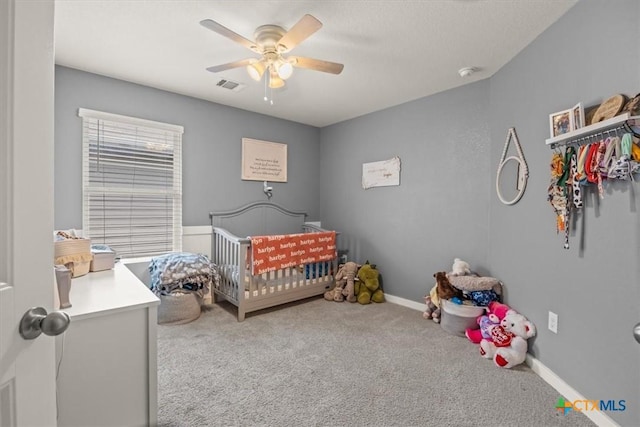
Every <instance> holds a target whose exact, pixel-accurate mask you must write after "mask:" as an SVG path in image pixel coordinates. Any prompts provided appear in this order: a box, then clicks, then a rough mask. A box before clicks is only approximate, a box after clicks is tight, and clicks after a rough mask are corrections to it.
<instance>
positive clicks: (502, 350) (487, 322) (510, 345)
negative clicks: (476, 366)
mask: <svg viewBox="0 0 640 427" xmlns="http://www.w3.org/2000/svg"><path fill="white" fill-rule="evenodd" d="M478 324H479V325H480V329H475V330H472V329H467V331H466V336H467V338H468V339H469V341H471V342H473V343H476V344H480V355H481V356H482V357H484V358H486V359H492V360H493V363H495V365H496V366H498V367H501V368H512V367H514V366H516V365H519V364H521V363H522V362H524V361H525V359H526V357H527V348H528V344H527V339H529V338H531V337H533V336H535V334H536V328H535V326H534V324H533V323H531V322H530V321H529V320H527V318H526V317H524V316H523V315H522V314H520V313H518V312H516V311H515V310H513V309H511V308H510V307H508V306H507V305H505V304H500V303H497V302H496V303H491V304H489V307H488V314H487V315H483V316H480V317H479V318H478Z"/></svg>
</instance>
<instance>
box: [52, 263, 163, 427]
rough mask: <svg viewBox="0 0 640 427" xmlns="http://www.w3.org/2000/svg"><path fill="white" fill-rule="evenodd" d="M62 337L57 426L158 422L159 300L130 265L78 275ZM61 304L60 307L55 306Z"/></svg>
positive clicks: (59, 338)
mask: <svg viewBox="0 0 640 427" xmlns="http://www.w3.org/2000/svg"><path fill="white" fill-rule="evenodd" d="M69 299H70V301H71V304H72V307H70V308H67V309H64V310H63V311H65V312H66V313H68V314H69V316H70V317H71V324H70V325H69V329H68V330H67V331H66V332H65V334H64V335H60V336H57V337H56V364H57V365H56V367H57V366H58V364H59V373H58V379H57V399H58V426H60V427H64V426H83V427H88V426H147V425H151V426H153V425H156V424H157V409H158V401H157V396H158V386H157V341H156V339H157V331H156V325H157V307H158V304H159V303H160V300H159V299H158V298H157V297H156V296H155V295H154V294H153V293H152V292H151V291H150V290H149V289H148V287H147V286H146V285H145V284H143V283H142V282H141V281H140V280H139V279H138V278H137V277H136V276H135V275H134V274H133V273H132V272H131V271H130V270H129V269H128V268H127V267H126V266H125V265H123V264H121V263H117V264H116V266H115V267H114V268H113V269H112V270H106V271H100V272H95V273H89V274H87V275H85V276H82V277H78V278H76V279H73V280H72V283H71V293H70V297H69ZM56 308H57V307H56Z"/></svg>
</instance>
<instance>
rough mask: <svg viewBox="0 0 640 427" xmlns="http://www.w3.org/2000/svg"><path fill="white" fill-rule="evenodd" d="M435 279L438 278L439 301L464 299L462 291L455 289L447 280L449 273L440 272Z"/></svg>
mask: <svg viewBox="0 0 640 427" xmlns="http://www.w3.org/2000/svg"><path fill="white" fill-rule="evenodd" d="M433 277H435V278H436V292H437V294H438V299H441V300H442V299H451V298H453V297H458V298H460V299H462V291H461V290H459V289H456V288H454V287H453V285H452V284H451V282H449V279H448V278H447V273H445V272H444V271H439V272H437V273H435V274H434V275H433Z"/></svg>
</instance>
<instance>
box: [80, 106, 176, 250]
mask: <svg viewBox="0 0 640 427" xmlns="http://www.w3.org/2000/svg"><path fill="white" fill-rule="evenodd" d="M78 115H79V116H80V117H82V133H83V138H82V139H83V144H82V147H83V148H82V153H83V154H82V159H83V160H82V161H83V168H82V177H83V180H82V192H83V219H82V222H83V224H82V228H83V232H84V234H85V236H86V237H90V238H91V243H92V244H95V243H100V244H105V245H108V246H110V247H111V248H112V249H114V250H115V251H116V253H117V255H119V256H121V257H141V256H151V255H158V254H162V253H166V252H171V251H181V250H182V151H181V149H182V133H183V128H182V126H176V125H170V124H165V123H158V122H153V121H149V120H143V119H136V118H131V117H126V116H119V115H115V114H109V113H102V112H99V111H92V110H87V109H83V108H81V109H80V110H79V112H78Z"/></svg>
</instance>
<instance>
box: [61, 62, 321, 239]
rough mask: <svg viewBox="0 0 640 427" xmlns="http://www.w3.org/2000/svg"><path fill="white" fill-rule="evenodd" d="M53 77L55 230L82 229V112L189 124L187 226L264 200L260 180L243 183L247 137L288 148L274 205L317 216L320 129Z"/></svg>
mask: <svg viewBox="0 0 640 427" xmlns="http://www.w3.org/2000/svg"><path fill="white" fill-rule="evenodd" d="M55 73H56V76H55V91H56V96H55V126H56V127H55V227H56V229H67V228H82V120H81V119H80V118H79V117H78V108H81V107H82V108H89V109H92V110H99V111H105V112H108V113H115V114H122V115H126V116H132V117H139V118H143V119H148V120H155V121H160V122H166V123H172V124H177V125H182V126H184V128H185V133H184V135H183V142H182V144H183V145H182V147H183V164H182V168H183V178H182V179H183V181H182V182H183V199H182V203H183V214H182V215H183V220H182V222H183V224H184V225H207V224H209V212H210V211H212V210H229V209H232V208H236V207H239V206H242V205H244V204H246V203H250V202H254V201H258V200H266V196H265V195H264V193H263V192H262V182H257V181H242V180H241V179H240V163H241V152H242V150H241V140H242V138H243V137H248V138H255V139H261V140H266V141H273V142H281V143H286V144H287V154H288V161H289V167H288V182H287V183H271V185H272V186H273V188H274V197H273V199H272V200H273V201H275V202H278V203H280V204H282V205H283V206H285V207H287V208H289V209H293V210H300V211H304V212H307V213H308V214H309V219H310V220H317V219H318V218H319V208H320V203H319V198H318V190H319V187H318V176H319V174H320V169H319V168H320V162H319V161H318V159H319V156H320V146H319V140H320V131H319V129H318V128H315V127H312V126H307V125H303V124H299V123H294V122H290V121H286V120H281V119H277V118H272V117H267V116H264V115H261V114H255V113H251V112H247V111H243V110H239V109H236V108H230V107H226V106H223V105H218V104H214V103H211V102H206V101H202V100H198V99H195V98H190V97H187V96H182V95H177V94H173V93H169V92H165V91H161V90H157V89H153V88H149V87H145V86H141V85H137V84H133V83H127V82H123V81H120V80H115V79H110V78H107V77H103V76H98V75H95V74H90V73H85V72H82V71H78V70H74V69H70V68H65V67H60V66H57V67H56V70H55ZM212 90H214V89H213V88H212Z"/></svg>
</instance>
